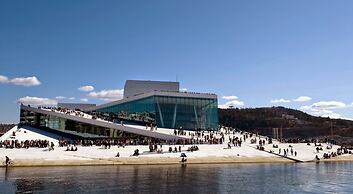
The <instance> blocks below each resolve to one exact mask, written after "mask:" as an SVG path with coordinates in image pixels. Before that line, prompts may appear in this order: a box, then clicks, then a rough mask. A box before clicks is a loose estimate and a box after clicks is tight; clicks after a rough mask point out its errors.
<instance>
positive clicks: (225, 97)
mask: <svg viewBox="0 0 353 194" xmlns="http://www.w3.org/2000/svg"><path fill="white" fill-rule="evenodd" d="M222 99H225V100H237V99H238V97H237V96H222Z"/></svg>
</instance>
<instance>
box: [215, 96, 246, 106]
mask: <svg viewBox="0 0 353 194" xmlns="http://www.w3.org/2000/svg"><path fill="white" fill-rule="evenodd" d="M222 99H224V100H226V102H225V103H224V104H219V105H218V108H222V109H227V108H231V107H242V106H244V102H243V101H241V100H239V98H238V97H237V96H222Z"/></svg>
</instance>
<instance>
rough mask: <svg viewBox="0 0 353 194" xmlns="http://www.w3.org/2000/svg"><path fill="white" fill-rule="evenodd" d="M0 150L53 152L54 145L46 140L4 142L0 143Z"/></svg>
mask: <svg viewBox="0 0 353 194" xmlns="http://www.w3.org/2000/svg"><path fill="white" fill-rule="evenodd" d="M0 148H7V149H14V148H27V149H28V148H49V151H51V150H54V143H53V142H49V141H48V140H40V139H37V140H25V141H19V140H5V141H0Z"/></svg>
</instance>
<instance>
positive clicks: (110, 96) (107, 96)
mask: <svg viewBox="0 0 353 194" xmlns="http://www.w3.org/2000/svg"><path fill="white" fill-rule="evenodd" d="M123 93H124V90H123V89H121V90H119V89H118V90H102V91H99V92H90V93H89V94H88V96H89V97H92V98H98V99H100V100H106V101H113V100H120V99H122V98H123Z"/></svg>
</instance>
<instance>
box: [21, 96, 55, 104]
mask: <svg viewBox="0 0 353 194" xmlns="http://www.w3.org/2000/svg"><path fill="white" fill-rule="evenodd" d="M17 102H18V103H20V104H25V105H35V106H39V105H56V104H57V103H58V102H57V101H56V100H53V99H50V98H41V97H33V96H25V97H22V98H20V99H18V100H17Z"/></svg>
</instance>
